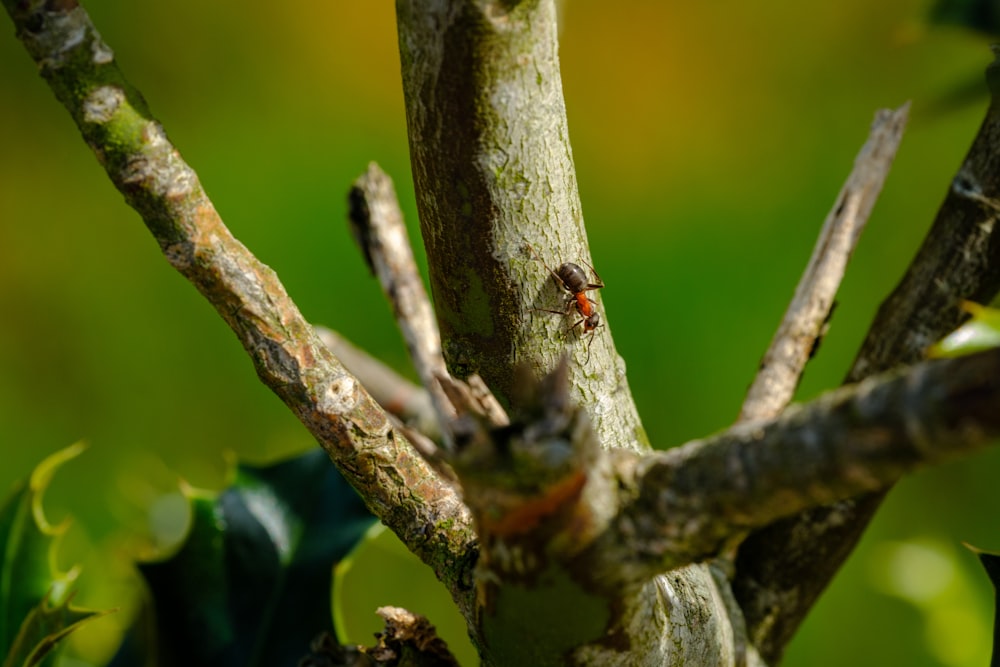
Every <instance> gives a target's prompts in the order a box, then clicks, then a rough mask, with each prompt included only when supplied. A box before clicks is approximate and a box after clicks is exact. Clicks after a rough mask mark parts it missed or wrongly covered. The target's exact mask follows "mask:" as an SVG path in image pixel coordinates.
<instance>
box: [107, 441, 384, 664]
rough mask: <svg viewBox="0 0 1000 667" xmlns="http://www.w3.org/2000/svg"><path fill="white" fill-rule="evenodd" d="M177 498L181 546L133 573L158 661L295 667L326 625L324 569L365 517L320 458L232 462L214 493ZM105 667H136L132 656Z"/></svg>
mask: <svg viewBox="0 0 1000 667" xmlns="http://www.w3.org/2000/svg"><path fill="white" fill-rule="evenodd" d="M185 493H186V495H187V496H188V498H189V499H190V506H191V512H192V520H191V528H190V531H189V533H188V535H187V537H186V538H185V541H184V543H183V544H182V545H181V547H180V549H179V550H178V551H177V552H176V553H175V554H174V555H173V556H171V557H170V558H168V559H167V560H163V561H159V562H155V563H145V564H142V565H141V566H140V571H141V572H142V574H143V576H144V577H145V579H146V581H147V582H148V584H149V588H150V593H151V596H152V605H153V610H154V618H155V621H154V623H153V627H154V629H155V635H156V637H155V646H156V648H155V649H154V651H155V653H156V656H157V658H158V662H157V663H156V664H158V665H159V666H160V667H171V666H173V665H184V666H187V665H190V664H211V665H214V666H220V665H234V666H236V665H239V666H240V667H245V666H248V665H294V664H296V663H297V661H298V659H299V658H301V657H302V656H303V655H305V654H306V653H307V652H308V650H309V642H310V640H311V639H312V638H313V637H315V636H316V635H318V634H319V633H320V632H322V631H324V630H330V629H331V628H332V617H331V595H332V581H333V580H332V577H333V568H334V566H335V565H336V564H337V563H338V562H339V561H341V560H342V559H344V558H345V557H346V556H347V555H348V553H349V552H350V551H351V550H352V549H353V548H354V547H355V545H357V544H358V542H359V541H360V540H361V538H362V537H363V536H364V535H365V533H366V532H367V531H368V530H369V528H370V527H371V526H372V524H373V523H374V521H375V519H374V517H372V516H371V514H369V513H368V511H367V510H366V509H365V507H364V504H363V503H362V502H361V499H360V498H359V497H358V495H357V494H356V493H355V491H354V490H353V489H352V488H351V487H350V486H348V484H347V483H346V482H345V481H344V480H343V478H342V477H341V476H340V474H339V473H338V472H337V470H336V468H334V466H333V464H332V463H331V462H330V460H329V458H328V457H327V455H326V453H325V452H324V451H322V450H319V449H317V450H314V451H311V452H309V453H307V454H305V455H303V456H300V457H297V458H294V459H291V460H288V461H284V462H281V463H278V464H276V465H272V466H268V467H253V466H246V465H241V466H239V468H238V470H237V474H236V478H235V481H234V483H233V484H232V486H230V487H229V488H228V489H226V490H225V491H223V492H222V493H219V494H207V493H204V492H196V491H194V490H191V489H186V490H185ZM143 650H144V651H148V650H151V649H149V648H148V647H146V648H145V649H143ZM113 664H114V665H119V666H123V665H136V664H146V663H145V662H144V661H143V660H142V658H141V657H140V655H139V652H136V651H135V650H134V648H133V652H132V655H127V652H126V651H123V652H121V653H119V655H118V656H117V657H116V660H115V662H114V663H113Z"/></svg>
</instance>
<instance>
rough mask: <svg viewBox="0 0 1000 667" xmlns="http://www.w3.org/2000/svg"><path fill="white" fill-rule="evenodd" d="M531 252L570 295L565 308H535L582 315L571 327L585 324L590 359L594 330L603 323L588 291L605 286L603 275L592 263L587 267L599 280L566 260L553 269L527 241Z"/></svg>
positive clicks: (548, 311)
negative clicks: (588, 339)
mask: <svg viewBox="0 0 1000 667" xmlns="http://www.w3.org/2000/svg"><path fill="white" fill-rule="evenodd" d="M525 244H526V245H527V246H528V249H529V250H530V251H531V253H532V254H533V255H534V256H535V258H536V259H538V261H539V262H541V263H542V266H544V267H545V268H546V269H548V270H549V273H551V274H552V277H553V278H555V280H556V284H557V285H558V286H559V287H561V288H562V289H564V290H566V291H567V292H569V294H570V297H569V299H567V300H566V308H565V310H549V309H547V308H534V309H533V310H538V311H541V312H543V313H555V314H556V315H563V316H566V315H570V314H572V313H573V311H574V310H576V312H577V314H579V315H580V320H578V321H577V322H574V323H573V326H571V327H570V329H576V328H577V327H578V326H580V325H581V324H582V325H583V334H584V335H587V334H588V333H589V334H590V342H589V343H587V361H588V362H589V361H590V346H591V345H593V344H594V331H595V330H596V329H597V328H598V327H600V326H602V325H601V315H600V313H598V312H597V311H596V310H595V309H594V306H596V305H597V302H596V301H594V300H593V299H591V298H590V297H588V296H587V292H590V291H592V290H598V289H601V288H602V287H604V282H603V281H602V280H601V276H600V275H599V274H598V273H597V269H595V268H594V267H593V266H591V265H590V264H587V262H586V261H584V262H583V263H584V264H587V267H588V268H589V269H590V270H591V272H593V274H594V278H595V279H596V280H597V282H594V283H592V282H590V278H589V277H588V276H587V272H586V271H584V270H583V268H582V267H580V265H579V264H574V263H572V262H566V263H565V264H562V265H561V266H560V267H559V270H558V271H553V270H552V269H551V268H550V267H549V265H548V264H546V263H545V260H544V259H542V258H541V256H540V255H539V254H538V253H537V252H536V251H535V249H534V248H533V247H532V246H531V244H530V243H527V242H525Z"/></svg>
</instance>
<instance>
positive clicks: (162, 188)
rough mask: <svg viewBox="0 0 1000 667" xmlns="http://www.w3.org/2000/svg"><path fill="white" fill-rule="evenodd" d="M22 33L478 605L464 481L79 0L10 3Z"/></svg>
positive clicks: (189, 273) (198, 266)
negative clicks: (291, 286) (398, 427)
mask: <svg viewBox="0 0 1000 667" xmlns="http://www.w3.org/2000/svg"><path fill="white" fill-rule="evenodd" d="M3 4H4V7H5V8H6V9H7V11H8V13H9V14H10V16H11V18H12V19H13V20H14V25H15V28H16V31H17V35H18V37H19V38H20V39H21V40H22V42H23V43H24V45H25V48H26V49H27V50H28V52H29V53H30V54H31V56H32V58H33V59H34V60H35V62H36V63H37V64H38V66H39V69H40V71H41V74H42V76H43V77H44V78H45V79H46V81H48V83H49V85H50V86H51V88H52V90H53V92H55V94H56V97H57V98H58V99H59V100H60V102H62V103H63V104H64V105H65V106H66V108H67V110H68V111H69V112H70V114H71V115H72V117H73V119H74V120H75V121H76V124H77V126H78V127H79V129H80V131H81V133H82V134H83V137H84V139H85V140H86V142H87V143H88V144H89V145H90V146H91V147H92V149H93V150H94V152H95V153H96V154H97V157H98V160H99V161H100V162H101V164H102V166H103V167H104V169H105V170H106V171H107V173H108V176H109V177H110V178H111V181H112V182H113V183H114V184H115V186H116V187H117V188H118V189H119V190H120V191H121V192H122V193H123V194H124V195H125V200H126V202H127V203H128V204H129V205H130V206H131V207H132V208H134V209H135V210H136V211H137V212H138V213H139V215H140V216H142V219H143V221H144V222H145V223H146V226H147V227H148V228H149V230H150V232H152V234H153V236H154V237H155V238H156V240H157V242H158V243H159V244H160V247H161V249H162V250H163V253H164V255H165V256H166V258H167V260H168V261H169V262H170V264H171V265H172V266H173V267H174V268H175V269H177V271H179V272H180V273H181V274H182V275H183V276H184V277H185V278H187V279H188V280H189V281H190V282H191V283H192V284H193V285H194V286H195V287H196V288H197V289H198V291H199V292H201V294H202V295H203V296H204V297H205V298H206V299H207V300H208V301H209V302H210V303H211V304H212V305H213V306H214V307H215V309H216V311H217V312H218V313H219V315H220V316H221V317H222V319H223V320H225V321H226V323H227V324H228V325H229V327H230V328H231V329H232V330H233V332H234V333H235V334H236V336H237V337H238V338H239V340H240V342H241V343H242V344H243V347H244V348H245V349H246V351H247V353H248V354H249V356H250V358H251V359H252V361H253V363H254V366H255V368H256V371H257V374H258V376H259V377H260V379H261V381H262V382H264V384H266V385H267V386H268V387H270V388H271V390H272V391H274V393H275V394H277V395H278V397H279V398H281V400H282V401H284V402H285V404H286V405H287V406H288V407H289V409H291V410H292V412H293V413H294V414H295V415H296V416H297V417H298V418H299V420H301V421H302V423H303V424H304V425H305V426H306V428H307V429H308V430H309V432H310V433H312V435H313V436H314V437H315V438H316V439H317V440H318V441H319V442H320V444H321V445H322V446H323V447H324V449H326V451H327V452H328V453H329V454H330V457H331V459H333V461H334V463H336V464H337V467H338V468H339V469H340V471H341V473H343V475H344V477H345V478H346V479H347V480H348V481H349V482H350V483H351V484H352V485H353V486H354V487H355V488H356V489H358V491H359V493H360V494H361V496H362V497H364V499H365V501H366V504H367V505H368V507H369V508H370V509H371V510H372V511H373V512H375V513H376V514H377V515H378V516H379V518H380V519H381V520H382V521H383V523H385V524H386V525H387V526H388V527H389V528H390V529H392V530H393V531H394V532H395V533H396V534H397V535H398V536H399V537H400V539H401V540H402V541H403V543H404V544H406V545H407V546H408V547H409V548H410V550H411V551H413V553H415V554H417V555H418V556H419V557H421V558H422V559H423V560H424V561H425V562H427V563H428V564H430V565H431V566H432V567H433V568H434V570H435V572H436V573H437V575H438V576H439V577H440V578H441V579H442V581H444V582H445V583H446V585H447V586H448V587H449V589H450V590H451V592H452V594H453V596H454V597H455V600H456V602H458V604H459V607H460V608H462V609H463V611H466V612H467V613H471V611H470V609H471V604H472V595H471V591H470V588H469V583H468V582H469V578H470V576H471V574H470V573H471V566H472V563H473V562H474V559H475V534H474V532H473V530H472V526H471V520H470V516H469V513H468V510H467V509H466V508H465V506H464V505H463V504H462V502H461V500H460V498H459V497H458V496H457V494H456V493H455V491H454V489H452V487H451V486H450V485H448V484H446V483H445V482H444V481H442V480H441V479H440V478H439V477H438V476H437V474H436V473H435V472H434V471H433V470H432V469H431V468H430V467H429V466H428V465H427V463H426V462H425V461H424V460H423V458H421V456H420V455H419V454H417V453H416V452H415V451H414V450H413V448H412V447H411V446H410V444H409V443H408V442H407V441H406V440H405V439H404V438H402V437H401V436H400V434H399V433H397V432H396V431H394V430H393V429H392V426H391V424H390V422H389V420H388V418H387V415H386V414H385V412H384V411H383V410H382V409H381V408H380V407H379V406H378V404H377V403H376V402H375V401H374V400H373V399H372V398H371V396H370V395H369V394H368V392H366V391H365V389H364V388H363V387H362V386H361V384H360V383H359V382H358V381H357V380H356V379H355V378H354V377H353V376H351V375H350V374H349V373H347V371H346V370H345V369H344V368H343V366H341V364H340V362H339V361H338V360H337V359H336V358H334V357H333V355H332V354H330V351H329V350H327V349H326V347H325V346H324V345H323V343H322V342H321V341H320V340H319V338H318V337H317V336H316V334H315V332H314V331H313V329H312V327H311V326H310V324H309V323H308V322H307V321H306V320H305V318H303V317H302V314H301V313H300V312H299V310H298V308H297V307H296V305H295V304H294V303H293V302H292V300H291V299H290V298H289V296H288V294H287V292H286V291H285V288H284V286H283V285H282V284H281V282H280V281H279V280H278V277H277V276H276V275H275V273H274V272H273V271H272V270H271V269H270V268H268V267H267V266H265V265H264V264H262V263H261V262H260V261H259V260H258V259H257V258H256V257H254V256H253V254H251V253H250V251H249V250H247V248H246V247H245V246H243V244H241V243H240V242H239V241H237V240H236V239H235V238H234V237H233V236H232V234H231V233H230V232H229V230H228V229H227V228H226V226H225V225H224V224H223V222H222V219H221V218H220V217H219V214H218V213H217V212H216V210H215V207H214V206H213V204H212V202H211V201H210V200H209V198H208V196H207V195H206V194H205V191H204V189H203V188H202V187H201V184H200V183H199V181H198V176H197V175H196V174H195V172H194V171H193V170H192V169H191V167H190V166H188V165H187V163H185V162H184V160H183V159H182V158H181V156H180V154H179V153H178V152H177V150H176V149H175V148H174V147H173V145H172V144H171V143H170V141H169V140H168V139H167V136H166V134H165V133H164V131H163V128H162V127H161V126H160V124H159V123H158V122H156V121H155V120H153V118H152V115H151V114H150V112H149V109H148V108H147V107H146V104H145V102H144V101H143V99H142V96H141V95H140V94H139V92H138V91H137V90H136V89H135V88H133V87H132V86H131V85H130V84H129V83H128V82H127V81H126V80H125V78H124V77H123V76H122V73H121V71H120V70H119V69H118V66H117V64H116V63H115V60H114V54H113V52H112V51H111V49H110V48H109V47H108V45H107V44H105V43H104V41H103V40H102V39H101V37H100V35H99V34H98V32H97V30H96V28H95V27H94V25H93V23H92V22H91V20H90V17H89V16H88V15H87V13H86V11H85V10H84V9H83V8H82V7H80V6H78V5H77V3H76V2H75V0H66V1H65V2H58V3H56V2H47V1H45V0H3Z"/></svg>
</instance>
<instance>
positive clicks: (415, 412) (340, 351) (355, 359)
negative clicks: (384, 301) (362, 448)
mask: <svg viewBox="0 0 1000 667" xmlns="http://www.w3.org/2000/svg"><path fill="white" fill-rule="evenodd" d="M314 328H315V330H316V334H317V335H318V336H319V338H320V340H322V341H323V344H324V345H326V347H327V349H329V350H330V352H332V353H333V356H335V357H337V359H339V360H340V362H341V363H342V364H344V368H346V369H347V371H348V372H349V373H351V374H352V375H353V376H354V377H356V378H358V380H360V381H361V384H362V385H364V387H365V389H367V390H368V391H369V392H370V393H371V395H372V398H374V399H375V400H376V401H378V404H379V405H381V406H382V407H383V408H384V409H385V410H386V411H387V412H389V413H391V414H393V415H395V416H396V417H398V418H399V419H400V420H401V421H402V422H403V423H404V424H407V425H409V426H410V427H411V428H413V429H416V430H417V431H419V432H420V433H422V434H423V435H424V436H426V437H428V438H430V439H431V440H440V439H441V423H440V422H439V421H438V417H437V414H436V413H435V412H434V406H433V405H431V397H430V395H429V394H428V393H427V390H426V389H424V388H423V387H420V386H418V385H415V384H413V383H412V382H410V381H409V380H407V379H406V378H404V377H403V376H402V375H400V374H399V373H397V372H396V371H394V370H393V369H392V368H390V367H389V366H387V365H385V364H384V363H382V362H381V361H380V360H378V359H376V358H375V357H373V356H371V355H370V354H368V353H367V352H365V351H364V350H362V349H360V348H358V347H355V346H354V345H352V344H351V343H350V341H348V340H347V339H346V338H344V337H343V336H342V335H340V334H339V333H337V332H336V331H333V330H332V329H328V328H327V327H323V326H316V327H314ZM407 435H408V436H409V434H407Z"/></svg>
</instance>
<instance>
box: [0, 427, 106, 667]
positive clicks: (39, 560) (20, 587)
mask: <svg viewBox="0 0 1000 667" xmlns="http://www.w3.org/2000/svg"><path fill="white" fill-rule="evenodd" d="M83 448H84V447H83V445H82V444H79V443H78V444H76V445H73V446H72V447H67V448H66V449H63V450H60V451H57V452H55V453H54V454H52V455H50V456H48V457H46V458H45V460H43V461H42V462H41V463H39V464H38V465H37V466H36V467H35V469H34V470H33V471H32V473H31V475H30V477H29V478H28V480H27V482H19V483H17V484H16V485H15V487H14V490H13V491H12V492H11V494H10V495H9V496H8V497H7V499H6V500H5V501H4V502H3V504H2V505H0V659H2V663H0V664H3V665H4V667H32V666H34V665H42V664H44V665H52V664H55V657H56V651H57V649H59V648H61V647H62V644H61V642H62V640H63V639H64V638H65V637H66V636H68V635H69V634H70V633H71V632H73V631H75V630H77V629H78V628H79V627H80V626H82V625H84V624H86V623H88V622H89V621H92V620H94V619H96V618H100V617H101V616H103V615H104V614H106V613H107V612H98V611H92V610H89V609H81V608H79V607H75V606H73V605H71V604H70V600H71V599H72V597H73V593H74V591H73V584H74V582H75V581H76V578H77V575H78V574H79V569H78V568H75V567H74V568H72V569H70V570H68V571H66V572H63V571H61V570H60V569H59V568H58V566H57V565H56V548H57V547H58V545H59V538H60V537H61V536H62V534H63V533H64V532H65V531H66V524H65V523H63V524H60V525H52V524H51V523H49V521H48V519H46V518H45V511H44V509H43V507H42V496H43V494H44V493H45V490H46V488H48V486H49V482H50V480H51V479H52V475H53V474H54V473H55V471H56V470H57V469H58V468H59V466H61V465H62V464H63V463H65V462H66V461H68V460H70V459H72V458H75V457H76V456H78V455H79V454H80V453H81V452H82V451H83Z"/></svg>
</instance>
